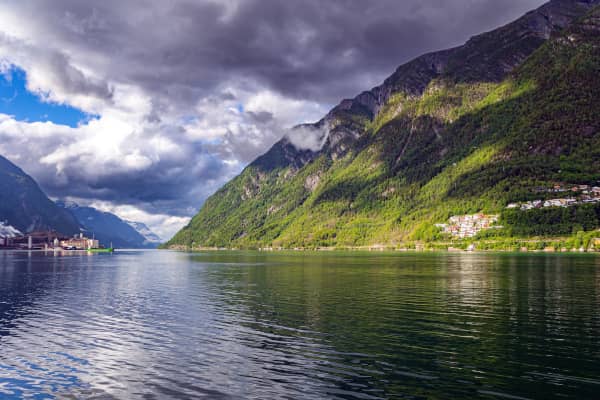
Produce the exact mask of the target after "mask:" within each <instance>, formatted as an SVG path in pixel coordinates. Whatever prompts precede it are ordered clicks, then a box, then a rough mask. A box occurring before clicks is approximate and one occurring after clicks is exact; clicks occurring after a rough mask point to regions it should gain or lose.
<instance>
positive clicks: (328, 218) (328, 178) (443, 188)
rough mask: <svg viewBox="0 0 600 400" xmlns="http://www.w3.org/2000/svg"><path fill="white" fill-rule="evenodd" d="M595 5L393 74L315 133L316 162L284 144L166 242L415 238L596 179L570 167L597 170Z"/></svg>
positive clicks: (513, 27) (538, 16) (555, 6)
mask: <svg viewBox="0 0 600 400" xmlns="http://www.w3.org/2000/svg"><path fill="white" fill-rule="evenodd" d="M599 3H600V1H599V0H590V1H568V0H553V1H551V2H549V3H547V4H545V5H544V6H542V7H540V8H539V9H537V10H535V11H532V12H530V13H528V14H526V15H525V16H523V17H522V18H520V19H518V20H517V21H515V22H513V23H511V24H508V25H506V26H504V27H501V28H499V29H497V30H494V31H491V32H488V33H484V34H481V35H478V36H476V37H474V38H472V39H471V40H469V41H468V42H467V43H466V44H465V45H463V46H460V47H457V48H454V49H450V50H445V51H440V52H435V53H431V54H427V55H424V56H422V57H419V58H417V59H415V60H413V61H411V62H409V63H407V64H405V65H403V66H401V67H399V68H398V69H397V70H396V71H395V72H394V74H392V75H391V76H390V77H389V78H388V79H386V80H385V82H384V83H383V84H382V85H380V86H378V87H376V88H373V89H372V90H369V91H366V92H363V93H361V94H360V95H358V96H357V97H355V98H354V99H347V100H343V101H342V102H341V103H340V104H339V105H338V106H337V107H335V108H334V109H333V110H331V111H330V112H329V113H328V114H327V115H326V116H325V117H324V118H323V119H322V120H321V121H319V122H318V123H316V124H314V125H313V127H314V128H315V129H322V128H324V127H325V128H327V132H328V136H327V139H326V140H325V141H324V145H323V147H322V148H321V149H320V150H319V151H309V150H298V149H297V148H296V147H295V146H293V145H292V144H291V143H290V142H289V141H288V140H287V139H283V140H282V141H281V142H279V143H277V144H276V145H275V146H273V148H272V149H271V150H270V151H269V152H267V153H266V154H265V155H264V156H262V157H260V158H259V159H258V160H257V161H255V162H254V163H252V164H251V165H250V166H249V167H248V168H247V169H246V170H245V171H244V172H243V173H242V174H241V175H240V176H239V177H237V178H235V179H234V180H233V181H232V182H230V183H229V184H227V185H226V186H225V187H224V188H222V189H221V190H220V191H219V192H218V193H216V194H215V195H214V196H213V197H212V198H210V199H209V200H208V201H207V203H206V204H205V206H204V207H203V209H202V210H201V212H200V213H199V214H198V215H197V216H196V217H195V218H194V219H193V220H192V222H191V224H190V225H189V226H188V227H186V228H185V229H184V230H183V231H182V232H181V233H180V234H178V235H177V236H176V237H175V238H174V239H173V241H172V243H177V244H180V243H182V242H185V241H188V240H194V241H195V242H196V243H202V244H205V245H225V246H227V245H256V244H282V245H285V246H295V245H315V244H321V245H323V244H326V245H340V244H343V245H356V244H365V243H374V242H391V241H397V240H404V239H406V238H409V237H411V238H418V237H419V235H421V234H422V233H423V231H427V230H428V229H430V227H431V226H432V224H433V223H434V222H435V221H436V220H439V219H442V220H443V219H445V218H447V217H448V216H447V215H446V214H448V213H449V212H456V213H461V212H465V213H467V212H470V211H472V212H477V211H479V210H481V209H482V208H488V209H489V210H490V211H498V210H500V209H502V207H503V206H504V203H505V202H506V201H508V200H509V199H512V198H515V197H518V196H520V195H526V194H524V193H521V192H526V191H527V186H528V185H530V184H533V183H532V182H533V181H535V180H537V181H538V182H537V183H538V184H539V183H541V182H548V181H551V180H553V179H562V180H566V179H569V180H572V179H574V178H576V179H579V180H589V179H595V177H597V178H598V179H600V166H598V165H597V164H598V163H597V162H596V161H591V162H589V163H586V164H585V165H583V164H580V163H579V162H576V161H575V159H574V157H575V156H574V154H578V156H579V157H581V159H585V160H588V159H590V160H594V158H593V151H591V150H590V149H592V148H593V144H592V143H595V141H596V140H597V139H598V135H597V133H598V118H597V114H595V112H594V111H593V110H595V109H597V107H598V103H600V99H598V95H599V93H600V90H596V88H597V87H598V83H599V82H598V80H599V79H600V74H599V73H598V72H599V69H598V65H599V64H598V57H599V55H598V40H599V39H598V38H599V37H600V35H598V31H597V24H596V22H595V21H597V17H596V16H597V14H598V8H597V5H598V4H599ZM588 13H589V14H588ZM586 15H587V16H586ZM582 18H583V19H582ZM586 132H587V133H586ZM567 170H569V171H570V172H569V173H568V174H567V173H566V171H567ZM315 177H318V179H316V178H315ZM248 188H251V192H252V196H251V197H248V196H244V195H243V190H244V189H248ZM515 188H516V189H515ZM517 189H518V190H517ZM517 192H518V193H521V194H517ZM269 210H271V211H270V212H269ZM273 210H277V211H276V212H274V211H273ZM450 210H451V211H450ZM263 211H264V212H263ZM186 238H187V239H186Z"/></svg>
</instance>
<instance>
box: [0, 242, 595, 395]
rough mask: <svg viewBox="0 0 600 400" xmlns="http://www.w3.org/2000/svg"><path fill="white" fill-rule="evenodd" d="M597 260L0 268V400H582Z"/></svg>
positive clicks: (442, 258) (368, 258) (302, 259)
mask: <svg viewBox="0 0 600 400" xmlns="http://www.w3.org/2000/svg"><path fill="white" fill-rule="evenodd" d="M599 332H600V258H596V257H594V256H586V255H582V256H574V255H568V256H564V255H541V254H540V255H508V254H506V255H489V254H486V255H482V254H402V255H400V254H395V255H390V254H378V255H371V254H353V253H340V254H318V255H311V254H268V255H267V254H260V253H211V254H196V255H190V254H183V253H172V252H157V251H140V252H117V253H115V254H113V255H110V254H104V255H100V254H98V255H94V256H91V257H90V256H87V255H85V256H84V255H71V256H44V255H43V254H41V253H27V252H23V253H10V252H1V253H0V350H1V351H0V398H28V397H30V398H36V399H46V398H122V399H130V398H193V397H198V398H211V399H212V398H217V399H218V398H223V399H230V398H255V399H270V398H289V399H298V398H306V399H323V398H337V399H382V398H409V399H425V398H427V399H438V398H439V399H442V398H465V399H466V398H485V399H494V398H495V399H554V398H556V399H558V398H565V397H568V398H578V399H594V398H597V394H598V393H600V378H598V377H600V337H599V335H598V333H599Z"/></svg>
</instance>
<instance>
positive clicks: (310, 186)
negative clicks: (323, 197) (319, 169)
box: [304, 174, 321, 192]
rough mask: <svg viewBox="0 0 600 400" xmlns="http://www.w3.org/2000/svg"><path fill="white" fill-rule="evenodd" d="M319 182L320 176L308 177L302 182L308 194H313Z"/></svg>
mask: <svg viewBox="0 0 600 400" xmlns="http://www.w3.org/2000/svg"><path fill="white" fill-rule="evenodd" d="M320 182H321V176H320V174H314V175H309V176H308V177H306V180H305V181H304V188H305V189H306V190H308V191H310V192H314V190H315V189H316V188H317V186H319V183H320Z"/></svg>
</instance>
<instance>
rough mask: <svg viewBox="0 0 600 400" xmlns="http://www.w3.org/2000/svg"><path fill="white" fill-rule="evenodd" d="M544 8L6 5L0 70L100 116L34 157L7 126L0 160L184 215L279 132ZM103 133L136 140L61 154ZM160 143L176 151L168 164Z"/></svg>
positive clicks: (81, 190) (187, 1)
mask: <svg viewBox="0 0 600 400" xmlns="http://www.w3.org/2000/svg"><path fill="white" fill-rule="evenodd" d="M542 3H543V0H452V1H449V0H403V1H399V0H373V1H368V0H365V1H358V0H327V1H323V0H302V1H288V0H205V1H197V0H173V1H166V0H129V1H123V0H102V1H81V0H53V1H46V0H29V1H27V0H13V1H10V0H9V1H5V2H3V4H1V5H0V23H1V25H2V26H4V28H3V27H2V26H0V61H2V58H3V54H4V57H6V58H8V61H9V62H12V63H15V64H19V65H21V66H22V67H23V68H24V69H25V70H26V71H27V73H28V76H29V77H30V78H31V79H33V80H35V82H36V83H37V85H38V86H40V88H41V90H52V91H56V93H57V95H56V96H57V98H58V100H57V101H64V102H67V103H73V102H75V105H78V106H79V107H82V108H86V107H90V108H92V111H97V112H98V113H99V114H102V115H101V120H100V121H99V122H98V124H97V125H98V128H93V127H90V128H82V132H81V133H76V132H75V131H73V132H71V131H67V132H63V131H60V132H59V133H57V134H54V133H53V132H52V129H54V127H36V128H35V130H36V131H38V130H39V133H38V136H39V137H38V138H35V137H33V138H32V139H31V140H30V141H27V140H26V139H25V138H26V137H27V135H29V134H30V133H29V130H28V129H29V127H27V126H25V127H15V126H13V125H14V124H13V123H12V122H10V121H5V122H4V126H5V128H4V129H6V130H7V132H8V133H7V132H5V138H4V139H3V140H4V142H2V143H0V150H2V151H4V152H10V153H11V154H14V155H16V156H18V157H20V160H21V162H22V163H24V164H25V165H23V166H24V167H25V168H27V169H28V170H30V171H32V173H33V174H34V176H35V177H36V178H37V179H39V180H40V181H41V183H42V185H43V186H44V187H45V188H47V190H48V191H49V192H50V193H51V194H52V195H55V196H57V197H64V196H67V195H68V196H74V197H78V198H87V199H90V200H94V199H99V200H107V201H113V202H115V203H116V204H132V205H136V206H139V207H140V208H144V209H146V210H148V211H152V212H163V213H168V214H172V215H189V214H190V213H191V210H196V209H197V208H198V206H200V205H201V202H202V201H203V200H204V199H205V198H206V197H207V196H208V195H209V194H210V193H211V192H213V191H214V190H215V189H216V188H217V187H218V186H219V185H220V184H222V183H224V182H225V180H226V179H228V178H230V177H231V176H232V175H233V174H235V173H236V172H238V171H239V170H240V168H241V167H242V166H243V165H245V164H246V163H248V162H249V161H250V160H252V158H254V157H256V156H257V155H258V154H260V153H261V152H264V151H265V150H266V149H267V147H268V146H269V145H270V144H272V143H273V142H274V141H275V140H277V139H278V138H280V137H282V136H283V135H284V134H285V129H284V128H286V127H289V126H291V125H294V124H297V123H301V122H309V121H304V120H303V118H312V119H318V118H319V117H321V115H320V113H322V112H325V111H326V109H327V107H330V106H333V105H335V104H336V103H337V102H339V101H340V100H341V99H342V98H344V97H350V96H353V95H355V94H357V93H359V92H361V91H362V90H365V89H369V88H370V87H372V86H374V85H376V84H379V83H380V82H382V81H383V80H384V79H385V78H386V77H387V76H388V75H389V74H391V73H392V72H393V71H394V70H395V68H396V67H398V66H399V65H400V64H402V63H403V62H406V61H409V60H410V59H411V58H413V57H416V56H418V55H420V54H423V53H425V52H428V51H433V50H438V49H443V48H448V47H452V46H455V45H458V44H461V43H463V42H464V41H465V40H467V39H468V38H469V37H470V36H472V35H475V34H479V33H481V32H483V31H487V30H490V29H493V28H495V27H498V26H499V25H502V24H504V23H507V22H509V21H510V20H512V19H515V18H516V17H518V16H520V15H521V14H523V13H524V12H526V11H528V10H530V9H533V8H535V7H537V6H539V5H541V4H542ZM11 23H12V24H13V25H12V28H11V25H10V24H11ZM7 26H8V28H7ZM3 46H4V50H3ZM2 52H3V53H2ZM45 85H46V86H48V85H50V86H52V85H54V86H53V87H45ZM252 94H257V95H256V96H255V97H254V98H251V97H252V96H251V95H252ZM61 96H62V97H61ZM140 98H149V99H150V100H149V101H148V102H147V103H148V104H149V105H148V106H146V104H145V103H144V102H143V101H138V100H139V99H140ZM247 102H251V103H252V104H250V105H248V104H245V103H247ZM94 107H95V108H94ZM128 113H131V114H132V117H131V119H132V123H131V125H132V127H131V129H129V130H127V129H126V131H127V133H123V134H121V133H120V131H119V129H124V128H123V126H122V125H123V124H122V123H120V122H119V123H114V121H113V119H116V120H119V119H120V120H119V121H121V122H122V120H123V117H122V115H128ZM136 113H143V116H142V117H141V118H137V117H134V115H137V114H136ZM106 115H110V116H111V118H112V119H110V118H104V117H105V116H106ZM136 118H137V119H136ZM125 119H127V117H126V118H125ZM78 132H79V131H78ZM103 132H106V134H108V135H112V136H111V139H107V140H106V143H103V144H102V145H103V146H104V145H106V146H110V144H111V140H118V139H119V137H122V136H125V135H129V136H133V137H135V138H136V139H135V140H129V139H128V140H127V141H125V142H124V143H122V144H121V148H120V149H119V154H117V155H114V154H111V153H110V152H108V153H107V152H106V151H105V152H100V151H99V149H98V151H96V149H95V148H94V147H93V146H90V147H89V149H88V150H87V152H81V151H80V150H79V149H80V148H81V146H72V145H70V142H72V141H74V140H81V143H82V145H83V146H87V144H86V143H88V142H90V141H93V139H94V138H95V139H96V140H97V139H98V137H99V136H100V135H101V134H103ZM2 134H3V132H0V137H1V136H2ZM129 136H128V137H129ZM57 137H60V139H57ZM145 137H147V138H148V140H144V138H145ZM150 137H151V138H152V140H154V142H152V141H151V140H150ZM78 138H82V139H78ZM90 138H91V139H90ZM161 138H162V139H164V140H165V141H166V142H165V144H163V142H161V141H160V139H161ZM151 142H152V143H154V144H152V143H151ZM149 143H150V144H149ZM169 143H175V144H176V145H177V146H175V147H177V148H175V149H173V150H172V151H171V150H169V151H168V152H167V153H165V151H163V150H164V149H165V148H169V147H173V146H172V145H171V144H169ZM104 150H106V149H104ZM50 153H51V154H52V156H51V157H47V158H45V157H44V156H45V155H48V154H50ZM97 153H101V155H98V154H97ZM122 159H123V160H125V161H127V162H123V163H121V161H122ZM40 160H43V161H40ZM90 165H91V166H93V167H94V168H91V167H89V166H90Z"/></svg>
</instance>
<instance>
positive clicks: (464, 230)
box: [436, 214, 502, 239]
mask: <svg viewBox="0 0 600 400" xmlns="http://www.w3.org/2000/svg"><path fill="white" fill-rule="evenodd" d="M498 218H499V216H498V215H486V214H473V215H455V216H453V217H450V219H449V220H448V223H446V224H436V226H437V227H438V228H440V229H441V230H442V232H443V233H446V234H449V235H451V236H452V237H455V238H459V239H464V238H470V237H474V236H476V235H477V234H478V233H479V232H481V231H482V230H484V229H499V228H502V227H501V226H498V225H495V224H496V223H497V222H498Z"/></svg>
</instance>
